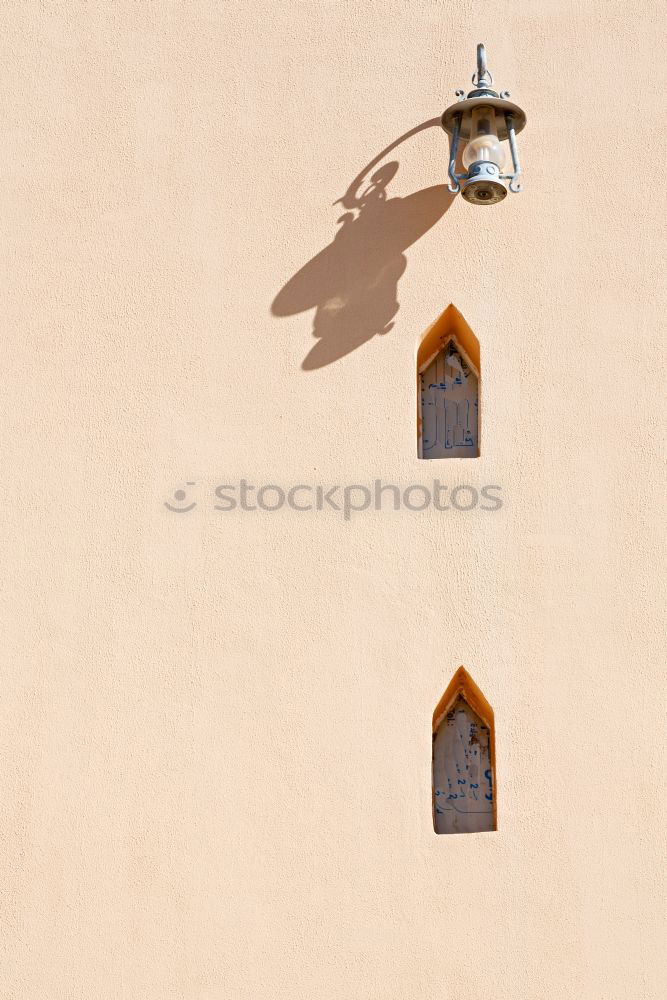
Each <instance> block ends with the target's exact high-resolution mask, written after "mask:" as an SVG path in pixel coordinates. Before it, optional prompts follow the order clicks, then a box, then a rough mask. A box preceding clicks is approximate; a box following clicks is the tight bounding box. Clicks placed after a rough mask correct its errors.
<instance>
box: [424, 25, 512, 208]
mask: <svg viewBox="0 0 667 1000" xmlns="http://www.w3.org/2000/svg"><path fill="white" fill-rule="evenodd" d="M472 82H473V83H474V84H475V89H474V90H471V91H470V93H469V94H468V96H467V97H466V96H465V92H464V91H463V90H457V91H456V96H457V97H458V99H459V100H458V103H457V104H452V106H451V107H450V108H447V110H446V111H445V113H444V114H443V116H442V127H443V128H444V130H445V132H448V133H449V135H450V136H451V138H450V144H449V146H450V148H449V176H450V178H451V184H450V185H449V190H450V191H452V192H453V193H455V192H457V191H461V193H462V194H463V197H464V198H465V200H466V201H469V202H471V203H472V204H473V205H495V204H496V202H498V201H502V200H503V198H504V197H505V195H506V194H507V188H508V182H509V189H510V191H512V192H514V193H517V192H519V191H520V190H521V184H520V183H519V180H518V178H519V174H520V172H521V168H520V166H519V154H518V153H517V148H516V136H517V133H519V132H520V131H521V129H522V128H523V127H524V125H525V124H526V116H525V114H524V112H523V111H522V110H521V108H520V107H518V106H517V105H516V104H512V102H511V101H508V100H507V98H508V97H509V96H510V95H509V91H508V90H501V92H500V94H497V93H496V92H495V90H491V89H490V87H489V84H492V83H493V77H492V76H491V74H490V72H489V71H488V69H487V68H486V51H485V49H484V46H483V45H478V46H477V72H476V73H473V76H472ZM461 139H463V140H465V142H466V146H465V149H464V150H463V157H462V160H463V166H464V167H466V168H467V173H465V174H457V173H456V157H457V153H458V147H459V142H460V140H461ZM504 139H507V140H508V142H509V147H510V153H511V155H512V173H510V174H507V173H503V168H504V167H505V160H506V153H505V147H504V146H503V145H502V142H503V140H504Z"/></svg>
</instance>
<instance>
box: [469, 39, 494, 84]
mask: <svg viewBox="0 0 667 1000" xmlns="http://www.w3.org/2000/svg"><path fill="white" fill-rule="evenodd" d="M472 82H473V83H476V84H477V86H478V87H483V86H484V85H485V84H487V83H493V76H492V75H491V70H490V69H488V67H487V65H486V49H485V48H484V45H483V43H482V42H480V43H479V45H478V46H477V72H476V73H473V75H472Z"/></svg>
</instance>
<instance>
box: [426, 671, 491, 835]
mask: <svg viewBox="0 0 667 1000" xmlns="http://www.w3.org/2000/svg"><path fill="white" fill-rule="evenodd" d="M495 756H496V755H495V731H494V725H493V709H492V708H491V706H490V705H489V703H488V701H487V700H486V698H485V697H484V695H483V694H482V692H481V691H480V689H479V688H478V687H477V685H476V684H475V682H474V681H473V679H472V677H471V676H470V674H469V673H468V672H467V670H465V668H464V667H459V669H458V670H457V671H456V673H455V674H454V676H453V678H452V680H451V681H450V683H449V686H448V688H447V690H446V691H445V693H444V695H443V696H442V698H441V699H440V702H439V703H438V707H437V708H436V710H435V712H434V713H433V765H432V766H433V826H434V828H435V832H436V833H482V832H484V831H490V830H495V829H496V774H495Z"/></svg>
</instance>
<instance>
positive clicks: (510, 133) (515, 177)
mask: <svg viewBox="0 0 667 1000" xmlns="http://www.w3.org/2000/svg"><path fill="white" fill-rule="evenodd" d="M505 124H506V125H507V138H508V139H509V144H510V152H511V153H512V167H513V168H514V173H513V174H512V175H511V176H510V178H509V182H510V191H512V193H513V194H518V193H519V191H520V190H521V183H520V182H519V174H520V173H521V167H520V165H519V154H518V152H517V148H516V135H515V133H514V117H513V116H512V115H505Z"/></svg>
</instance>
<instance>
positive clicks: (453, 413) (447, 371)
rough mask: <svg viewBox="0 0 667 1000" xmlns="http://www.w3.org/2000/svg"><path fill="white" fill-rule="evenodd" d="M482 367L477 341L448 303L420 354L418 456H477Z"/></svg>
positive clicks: (461, 317)
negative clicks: (480, 373) (480, 372)
mask: <svg viewBox="0 0 667 1000" xmlns="http://www.w3.org/2000/svg"><path fill="white" fill-rule="evenodd" d="M479 370H480V366H479V341H478V340H477V337H476V336H475V334H474V333H473V332H472V330H471V329H470V327H469V326H468V324H467V323H466V321H465V320H464V318H463V316H462V315H461V313H460V312H459V311H458V309H456V308H455V307H454V306H453V305H449V306H447V308H446V309H445V311H444V312H443V313H442V315H441V316H439V317H438V319H437V320H436V321H435V323H434V324H433V325H432V326H431V327H430V328H429V329H428V330H427V331H426V333H425V335H424V337H423V339H422V342H421V344H420V345H419V351H418V353H417V400H418V403H417V405H418V414H417V439H418V442H417V443H418V449H419V452H418V453H419V457H420V458H477V457H478V455H479Z"/></svg>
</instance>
